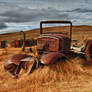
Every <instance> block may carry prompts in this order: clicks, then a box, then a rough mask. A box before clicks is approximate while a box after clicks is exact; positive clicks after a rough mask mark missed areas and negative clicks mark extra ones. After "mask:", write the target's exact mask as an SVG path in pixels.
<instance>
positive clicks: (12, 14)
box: [0, 7, 69, 22]
mask: <svg viewBox="0 0 92 92" xmlns="http://www.w3.org/2000/svg"><path fill="white" fill-rule="evenodd" d="M0 16H1V17H3V19H2V21H5V22H29V21H39V20H42V19H68V18H69V15H68V14H66V13H62V12H60V11H59V10H56V9H54V8H50V7H49V8H47V9H39V10H38V9H24V8H22V9H17V10H15V11H13V10H12V11H7V12H5V13H2V14H0Z"/></svg>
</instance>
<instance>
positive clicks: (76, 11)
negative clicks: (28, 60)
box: [0, 0, 92, 30]
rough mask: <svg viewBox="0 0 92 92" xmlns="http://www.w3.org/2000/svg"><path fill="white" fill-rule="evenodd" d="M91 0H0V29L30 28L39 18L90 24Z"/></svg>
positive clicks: (37, 24)
mask: <svg viewBox="0 0 92 92" xmlns="http://www.w3.org/2000/svg"><path fill="white" fill-rule="evenodd" d="M91 19H92V0H0V29H2V28H15V29H18V28H20V29H22V28H25V30H26V29H30V28H34V27H35V28H36V27H39V22H40V21H41V20H71V21H72V22H73V24H74V25H92V21H91Z"/></svg>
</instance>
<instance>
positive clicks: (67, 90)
mask: <svg viewBox="0 0 92 92" xmlns="http://www.w3.org/2000/svg"><path fill="white" fill-rule="evenodd" d="M89 28H90V27H78V28H77V27H73V30H75V34H74V32H73V34H74V35H73V37H75V38H77V35H78V34H79V32H80V34H81V35H79V36H80V38H81V36H82V35H83V34H82V32H81V31H82V30H84V29H85V30H88V31H87V32H88V34H86V35H89V34H90V33H92V32H91V31H90V30H91V29H92V27H91V28H90V29H89ZM76 30H79V31H76ZM85 32H86V31H85ZM85 32H83V33H84V34H85ZM29 33H31V32H28V33H27V35H28V34H29ZM9 35H11V34H7V36H6V38H4V39H8V40H9V39H10V38H9V37H8V36H9ZM17 35H18V33H16V34H12V36H13V37H14V36H15V37H17ZM32 35H33V32H32ZM35 35H36V36H37V35H38V33H34V37H36V36H35ZM7 37H8V38H7ZM90 37H91V36H90ZM2 39H3V37H2V38H1V40H2ZM14 39H15V38H14ZM78 39H79V38H78ZM9 42H10V41H9ZM15 53H23V52H22V51H21V48H10V47H8V48H6V49H0V92H16V91H17V92H91V91H92V87H91V85H92V64H90V63H87V61H85V60H84V59H82V58H79V57H76V58H73V59H70V60H61V61H58V62H56V63H55V64H52V65H49V66H44V67H43V66H41V67H39V68H37V69H36V70H35V71H34V72H33V73H32V74H29V73H28V71H24V70H22V71H21V73H20V74H19V79H12V78H11V77H10V76H9V75H8V73H7V72H5V70H4V68H3V65H4V63H5V60H6V59H7V58H8V57H9V56H11V55H13V54H15ZM26 53H27V54H30V53H28V52H26ZM30 67H31V65H30Z"/></svg>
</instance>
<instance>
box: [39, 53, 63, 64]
mask: <svg viewBox="0 0 92 92" xmlns="http://www.w3.org/2000/svg"><path fill="white" fill-rule="evenodd" d="M62 56H63V54H61V53H59V52H49V53H47V54H45V55H43V56H42V57H41V59H40V62H41V63H42V64H45V65H48V64H52V63H54V62H56V61H58V60H59V59H60V58H62Z"/></svg>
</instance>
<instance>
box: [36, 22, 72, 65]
mask: <svg viewBox="0 0 92 92" xmlns="http://www.w3.org/2000/svg"><path fill="white" fill-rule="evenodd" d="M55 23H59V24H70V29H69V35H68V34H64V33H62V32H61V33H53V32H52V33H48V34H44V33H43V28H42V25H43V24H55ZM52 31H53V30H52ZM71 34H72V22H70V21H42V22H40V36H39V37H38V38H37V49H38V52H39V53H43V54H42V56H41V60H40V62H41V63H43V64H45V65H46V64H52V63H54V62H56V61H57V60H58V59H59V58H61V57H62V56H63V53H66V52H69V51H70V48H71V39H72V35H71ZM44 53H46V54H44Z"/></svg>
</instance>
